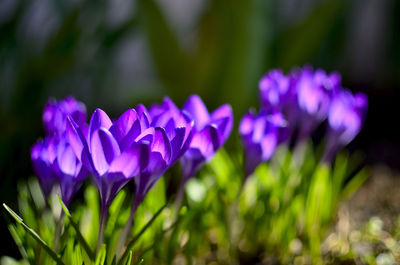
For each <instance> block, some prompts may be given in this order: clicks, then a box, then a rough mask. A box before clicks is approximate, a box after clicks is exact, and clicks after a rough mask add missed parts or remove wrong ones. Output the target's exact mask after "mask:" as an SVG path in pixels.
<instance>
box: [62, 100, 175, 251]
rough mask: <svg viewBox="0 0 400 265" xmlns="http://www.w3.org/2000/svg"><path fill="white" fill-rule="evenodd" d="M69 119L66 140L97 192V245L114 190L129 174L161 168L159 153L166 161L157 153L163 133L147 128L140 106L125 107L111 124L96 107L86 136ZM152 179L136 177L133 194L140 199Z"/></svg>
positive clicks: (127, 179) (130, 175)
mask: <svg viewBox="0 0 400 265" xmlns="http://www.w3.org/2000/svg"><path fill="white" fill-rule="evenodd" d="M69 121H70V122H69V126H68V128H67V129H68V130H67V133H68V137H69V142H70V143H71V145H72V147H73V150H74V152H75V154H76V155H77V156H78V157H80V158H81V160H82V162H83V163H84V164H85V166H86V167H87V168H88V169H89V170H90V171H91V173H92V174H93V175H94V180H95V183H96V186H97V188H98V189H99V193H100V198H101V220H100V231H99V240H98V248H99V247H100V245H101V243H102V240H103V239H102V237H103V231H104V225H105V219H106V216H107V212H108V208H109V206H110V204H111V202H112V200H113V199H114V197H115V195H116V194H117V193H118V191H119V190H120V189H122V188H123V187H124V186H125V185H126V184H127V183H128V182H129V181H130V180H131V179H132V178H133V177H136V178H137V179H138V178H139V175H141V173H142V171H143V172H145V171H146V170H148V171H151V170H158V169H159V168H158V166H159V167H162V166H163V164H162V163H161V161H160V158H159V156H161V157H162V159H166V160H168V161H169V157H168V155H165V154H163V155H159V156H157V154H158V151H159V152H160V153H162V152H161V151H160V150H163V149H162V143H161V142H162V140H164V138H166V136H165V137H163V136H160V134H161V135H165V132H164V131H163V130H162V129H157V130H156V129H154V128H147V127H148V124H149V121H148V118H147V116H146V114H145V112H143V111H142V109H141V108H139V111H136V110H134V109H129V110H127V111H126V112H125V113H123V114H122V115H121V116H120V117H119V118H118V119H117V120H116V121H115V122H114V123H113V122H112V121H111V119H110V118H109V117H108V116H107V114H106V113H105V112H104V111H102V110H101V109H96V110H95V112H94V113H93V115H92V117H91V119H90V123H89V130H88V135H87V137H85V135H84V133H83V132H82V131H81V130H80V128H79V126H78V125H77V124H76V123H74V122H73V121H72V120H69ZM160 138H162V140H159V139H160ZM140 178H141V177H140ZM137 181H138V180H137ZM152 181H153V179H143V180H142V179H141V180H139V184H138V182H137V185H136V186H137V192H136V196H135V197H138V198H142V197H143V195H142V193H145V192H147V190H148V185H147V183H151V182H152ZM136 200H137V199H136V198H135V201H136Z"/></svg>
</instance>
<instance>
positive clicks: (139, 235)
mask: <svg viewBox="0 0 400 265" xmlns="http://www.w3.org/2000/svg"><path fill="white" fill-rule="evenodd" d="M166 206H167V204H164V205H163V206H162V207H161V208H160V209H159V210H158V211H157V212H156V213H155V214H154V215H153V217H152V218H151V219H150V221H149V222H148V223H147V224H146V225H145V226H144V227H143V228H142V229H141V230H140V232H139V233H138V234H137V235H136V236H135V237H134V238H133V239H132V240H131V241H130V242H129V243H128V246H127V247H126V250H125V252H124V254H123V255H122V257H121V259H120V260H119V262H118V265H122V262H123V260H124V259H125V258H126V256H127V255H128V254H129V251H131V249H132V247H133V246H134V245H135V243H136V241H137V240H138V239H139V238H140V237H141V236H142V235H143V233H144V232H146V230H147V229H148V228H149V227H150V226H151V224H152V223H153V222H154V221H155V220H156V219H157V217H158V216H159V215H160V214H161V212H162V211H163V210H164V208H165V207H166Z"/></svg>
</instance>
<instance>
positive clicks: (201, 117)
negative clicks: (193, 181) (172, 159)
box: [181, 95, 233, 181]
mask: <svg viewBox="0 0 400 265" xmlns="http://www.w3.org/2000/svg"><path fill="white" fill-rule="evenodd" d="M183 110H184V111H185V112H187V113H188V115H189V117H190V118H191V119H193V121H194V126H195V132H194V135H193V139H192V142H191V143H190V146H189V149H188V150H187V151H186V153H185V154H184V156H183V157H182V159H181V166H182V170H183V177H184V181H186V180H187V179H188V178H190V177H191V176H193V175H194V174H196V172H197V171H198V170H199V169H200V167H201V166H202V165H203V164H204V163H205V162H207V161H209V160H210V159H211V158H212V157H213V156H214V154H215V153H216V151H218V149H219V148H221V146H222V145H223V144H224V143H225V141H226V140H227V139H228V137H229V135H230V133H231V130H232V126H233V114H232V108H231V106H230V105H227V104H225V105H222V106H220V107H219V108H218V109H216V110H215V111H214V112H212V113H211V114H210V113H209V112H208V110H207V108H206V106H205V105H204V103H203V101H202V100H201V99H200V97H199V96H197V95H193V96H191V97H189V99H188V100H187V101H186V103H185V104H184V106H183Z"/></svg>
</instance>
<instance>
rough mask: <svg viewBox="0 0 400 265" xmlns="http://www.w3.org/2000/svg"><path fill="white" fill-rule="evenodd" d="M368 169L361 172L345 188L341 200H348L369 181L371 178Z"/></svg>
mask: <svg viewBox="0 0 400 265" xmlns="http://www.w3.org/2000/svg"><path fill="white" fill-rule="evenodd" d="M370 175H371V174H370V172H369V169H368V168H363V169H362V170H360V171H359V172H358V173H357V174H356V175H355V176H354V177H353V178H352V179H351V180H350V181H349V182H348V183H347V184H346V186H345V187H344V188H343V191H342V193H341V199H347V198H349V197H350V196H351V195H353V193H354V192H356V191H357V190H358V188H359V187H360V186H361V185H362V184H363V183H364V182H365V181H366V180H367V179H368V177H369V176H370Z"/></svg>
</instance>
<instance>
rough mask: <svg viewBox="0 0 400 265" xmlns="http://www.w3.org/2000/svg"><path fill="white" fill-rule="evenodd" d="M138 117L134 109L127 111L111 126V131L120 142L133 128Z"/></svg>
mask: <svg viewBox="0 0 400 265" xmlns="http://www.w3.org/2000/svg"><path fill="white" fill-rule="evenodd" d="M137 119H138V117H137V113H136V111H135V110H134V109H129V110H127V111H125V112H124V113H123V114H122V115H121V116H120V117H119V118H118V119H117V120H116V121H115V122H114V123H113V125H112V126H111V128H110V132H111V133H112V135H113V136H114V137H115V139H116V140H117V141H118V142H120V141H122V139H123V138H124V137H125V136H126V135H127V134H128V132H129V131H130V130H131V129H132V126H133V124H134V123H135V122H136V120H137Z"/></svg>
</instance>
